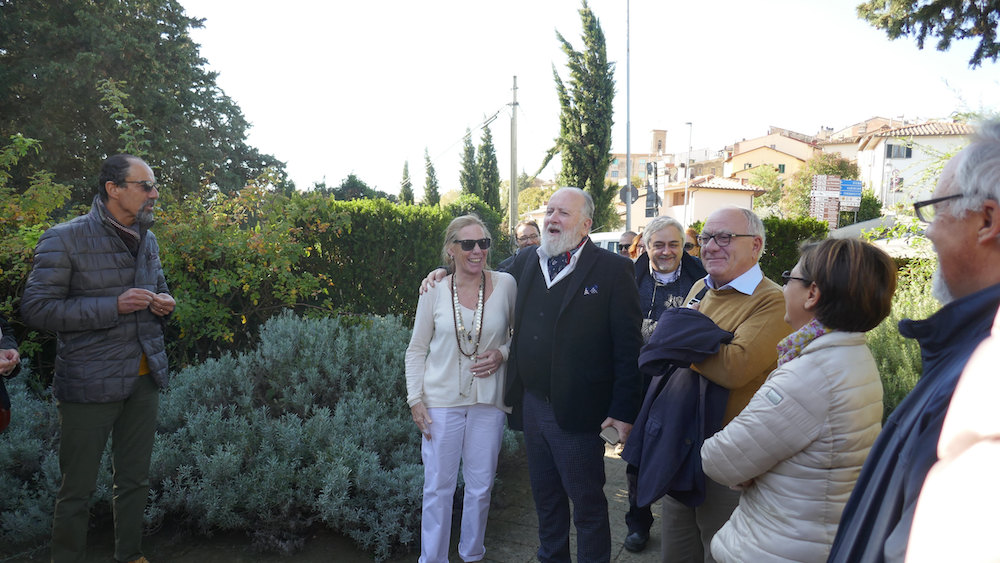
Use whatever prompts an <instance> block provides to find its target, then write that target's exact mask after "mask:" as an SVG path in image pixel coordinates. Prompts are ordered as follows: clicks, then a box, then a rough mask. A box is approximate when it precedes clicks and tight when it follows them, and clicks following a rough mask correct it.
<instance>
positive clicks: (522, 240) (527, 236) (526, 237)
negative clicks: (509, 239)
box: [517, 233, 538, 242]
mask: <svg viewBox="0 0 1000 563" xmlns="http://www.w3.org/2000/svg"><path fill="white" fill-rule="evenodd" d="M526 240H538V233H535V234H533V235H524V236H523V237H517V242H524V241H526Z"/></svg>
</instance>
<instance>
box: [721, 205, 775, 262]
mask: <svg viewBox="0 0 1000 563" xmlns="http://www.w3.org/2000/svg"><path fill="white" fill-rule="evenodd" d="M727 209H735V210H736V211H739V212H740V213H742V214H743V216H744V217H746V220H747V233H746V234H748V235H753V236H755V237H760V254H758V255H757V260H760V257H761V256H763V255H764V249H765V248H767V232H766V231H765V229H764V223H763V221H761V220H760V217H758V216H757V214H756V213H754V212H753V211H751V210H749V209H747V208H745V207H739V206H737V205H730V206H729V207H727Z"/></svg>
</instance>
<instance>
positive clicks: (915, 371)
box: [867, 259, 940, 417]
mask: <svg viewBox="0 0 1000 563" xmlns="http://www.w3.org/2000/svg"><path fill="white" fill-rule="evenodd" d="M936 266H937V260H936V259H918V260H912V261H910V262H909V264H907V265H906V266H904V267H903V268H902V269H901V270H900V272H899V279H898V283H897V285H896V294H895V295H894V296H893V298H892V312H891V313H889V316H888V317H886V319H885V320H884V321H882V323H881V324H880V325H878V326H877V327H875V328H874V329H872V330H871V331H869V332H868V334H867V340H868V347H869V348H871V350H872V354H873V355H874V356H875V362H876V363H877V365H878V371H879V375H881V377H882V389H883V393H884V395H883V399H882V401H883V405H884V407H885V417H888V416H889V413H891V412H892V410H893V409H895V408H896V406H897V405H898V404H899V403H900V401H902V400H903V398H905V397H906V394H907V393H909V392H910V390H911V389H913V386H914V385H916V384H917V380H918V379H919V378H920V373H921V370H922V363H921V359H920V347H919V346H918V345H917V342H916V340H913V339H909V338H903V337H902V336H901V335H900V334H899V328H898V326H899V321H901V320H903V319H926V318H927V317H929V316H931V315H932V314H934V313H935V312H936V311H937V310H938V308H939V306H940V305H939V304H938V302H937V301H936V300H935V299H934V298H933V297H931V291H930V287H931V274H932V273H933V272H934V269H935V267H936Z"/></svg>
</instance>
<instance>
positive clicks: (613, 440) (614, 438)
mask: <svg viewBox="0 0 1000 563" xmlns="http://www.w3.org/2000/svg"><path fill="white" fill-rule="evenodd" d="M601 438H603V439H604V441H605V442H607V443H609V444H611V445H612V446H614V445H615V444H617V443H618V429H617V428H615V427H614V426H608V427H607V428H605V429H604V430H601Z"/></svg>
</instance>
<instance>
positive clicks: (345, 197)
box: [313, 174, 396, 203]
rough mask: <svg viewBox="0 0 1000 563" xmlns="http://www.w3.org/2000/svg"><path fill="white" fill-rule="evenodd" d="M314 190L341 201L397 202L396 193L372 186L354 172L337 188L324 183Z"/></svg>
mask: <svg viewBox="0 0 1000 563" xmlns="http://www.w3.org/2000/svg"><path fill="white" fill-rule="evenodd" d="M313 191H314V192H316V193H319V194H322V195H332V196H333V197H334V198H336V199H339V200H341V201H350V200H352V199H387V200H389V201H391V202H393V203H395V202H396V196H395V195H392V194H388V193H386V192H383V191H381V190H375V189H372V188H370V187H369V186H368V184H366V183H365V182H364V181H362V180H361V178H358V177H357V176H356V175H354V174H348V175H347V177H346V178H344V181H343V182H341V183H340V185H339V186H337V187H336V188H333V189H330V188H327V187H326V184H325V183H323V184H317V185H316V187H315V188H314V189H313Z"/></svg>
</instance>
